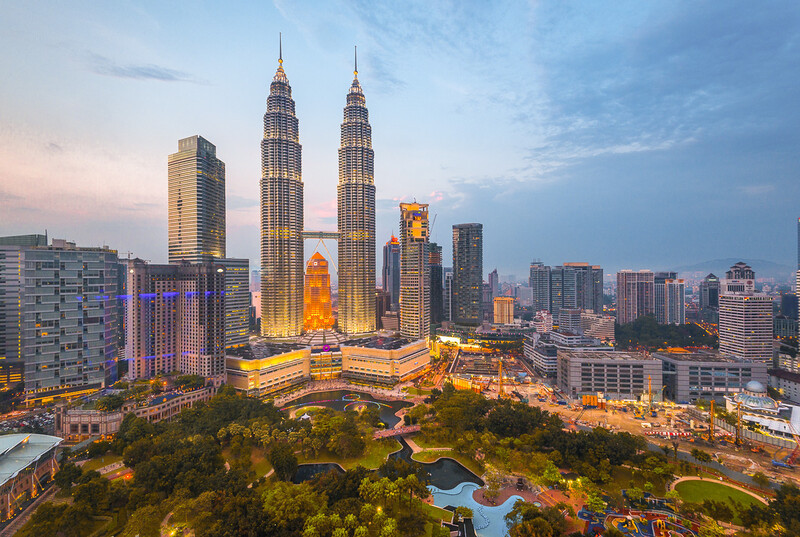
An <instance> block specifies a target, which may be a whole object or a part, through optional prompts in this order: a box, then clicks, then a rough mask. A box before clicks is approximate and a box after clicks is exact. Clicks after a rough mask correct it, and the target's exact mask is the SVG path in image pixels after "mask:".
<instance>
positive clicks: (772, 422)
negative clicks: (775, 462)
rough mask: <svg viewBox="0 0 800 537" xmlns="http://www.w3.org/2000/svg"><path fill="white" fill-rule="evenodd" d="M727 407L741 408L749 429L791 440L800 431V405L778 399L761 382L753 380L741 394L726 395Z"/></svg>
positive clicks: (728, 409)
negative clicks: (771, 395) (770, 394)
mask: <svg viewBox="0 0 800 537" xmlns="http://www.w3.org/2000/svg"><path fill="white" fill-rule="evenodd" d="M725 409H726V410H727V411H728V412H731V413H738V411H739V410H741V413H742V421H743V422H747V423H748V424H749V428H750V429H756V430H757V432H759V433H761V434H765V435H768V436H775V437H779V438H788V439H791V438H793V437H794V436H795V435H797V434H798V431H800V407H798V406H795V405H788V404H785V403H782V402H780V401H776V400H775V399H773V398H772V397H770V396H769V395H768V394H767V389H766V387H764V385H763V384H762V383H760V382H758V381H750V382H748V383H747V385H746V386H745V387H744V388H743V389H742V391H741V393H737V394H736V395H733V396H729V397H725Z"/></svg>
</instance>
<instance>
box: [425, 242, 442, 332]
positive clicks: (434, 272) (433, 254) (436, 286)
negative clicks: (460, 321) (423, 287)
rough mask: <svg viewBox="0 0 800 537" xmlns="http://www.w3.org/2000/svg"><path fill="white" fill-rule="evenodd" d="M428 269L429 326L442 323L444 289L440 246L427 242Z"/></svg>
mask: <svg viewBox="0 0 800 537" xmlns="http://www.w3.org/2000/svg"><path fill="white" fill-rule="evenodd" d="M428 271H429V273H430V274H429V277H428V281H429V282H430V297H431V326H432V327H433V326H439V325H440V324H442V317H443V315H444V289H443V286H442V283H443V277H442V247H441V246H439V245H438V244H436V243H435V242H431V243H428Z"/></svg>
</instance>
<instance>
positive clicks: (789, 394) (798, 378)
mask: <svg viewBox="0 0 800 537" xmlns="http://www.w3.org/2000/svg"><path fill="white" fill-rule="evenodd" d="M769 385H770V386H771V387H773V388H775V389H776V390H778V392H779V393H780V394H781V396H783V397H784V398H786V399H788V400H789V401H791V402H792V403H797V404H800V373H796V372H793V371H787V370H785V369H770V370H769Z"/></svg>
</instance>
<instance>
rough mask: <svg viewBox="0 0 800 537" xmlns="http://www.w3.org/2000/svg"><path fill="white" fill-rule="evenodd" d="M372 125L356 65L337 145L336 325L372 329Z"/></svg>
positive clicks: (348, 330)
mask: <svg viewBox="0 0 800 537" xmlns="http://www.w3.org/2000/svg"><path fill="white" fill-rule="evenodd" d="M373 161H374V152H373V151H372V127H370V124H369V111H368V110H367V106H366V99H365V98H364V92H363V91H362V89H361V84H360V83H359V82H358V64H357V63H356V66H355V69H354V71H353V83H352V84H351V85H350V91H349V92H348V94H347V105H346V106H345V107H344V121H343V122H342V130H341V145H340V146H339V185H338V187H337V194H338V223H339V319H338V320H339V329H340V330H341V331H342V332H344V333H346V334H362V333H365V332H373V331H375V328H376V326H375V322H376V320H375V181H374V164H373Z"/></svg>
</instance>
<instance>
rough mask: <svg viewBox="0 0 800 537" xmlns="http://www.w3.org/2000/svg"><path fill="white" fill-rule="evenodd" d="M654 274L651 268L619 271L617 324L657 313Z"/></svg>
mask: <svg viewBox="0 0 800 537" xmlns="http://www.w3.org/2000/svg"><path fill="white" fill-rule="evenodd" d="M653 276H654V275H653V273H652V272H651V271H649V270H640V271H638V272H634V271H632V270H621V271H619V272H617V324H625V323H632V322H633V321H635V320H636V319H638V318H639V317H641V316H643V315H653V314H654V313H655V303H654V298H653V285H654V283H655V282H654V279H653Z"/></svg>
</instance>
